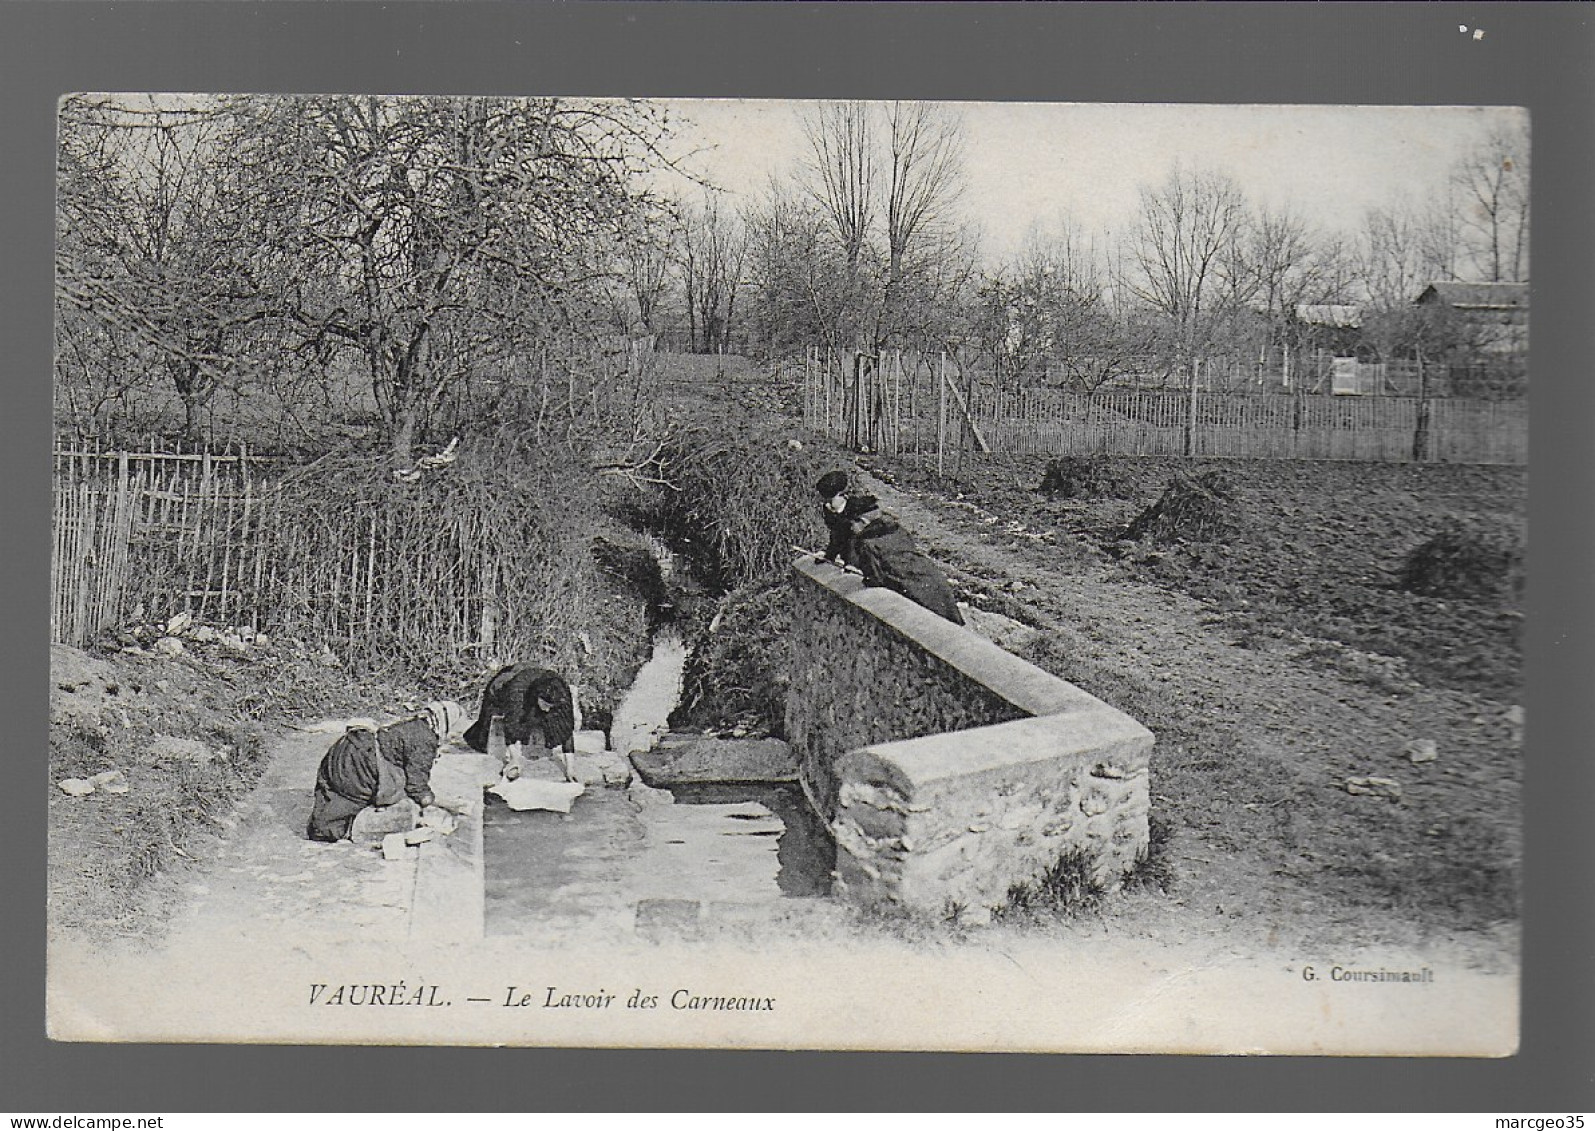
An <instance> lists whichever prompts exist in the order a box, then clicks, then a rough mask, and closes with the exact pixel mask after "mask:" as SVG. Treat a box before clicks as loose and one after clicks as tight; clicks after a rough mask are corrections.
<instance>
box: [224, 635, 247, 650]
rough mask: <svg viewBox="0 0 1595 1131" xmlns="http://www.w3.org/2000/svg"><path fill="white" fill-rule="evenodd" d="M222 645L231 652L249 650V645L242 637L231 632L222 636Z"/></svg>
mask: <svg viewBox="0 0 1595 1131" xmlns="http://www.w3.org/2000/svg"><path fill="white" fill-rule="evenodd" d="M222 647H223V648H226V649H227V650H228V651H229V652H239V653H243V652H247V651H249V645H248V644H245V643H244V642H243V640H242V639H241V638H240V637H237V636H234V635H232V634H231V633H229V634H227V635H226V636H223V637H222Z"/></svg>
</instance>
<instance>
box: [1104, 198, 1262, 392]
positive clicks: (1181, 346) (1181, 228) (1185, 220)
mask: <svg viewBox="0 0 1595 1131" xmlns="http://www.w3.org/2000/svg"><path fill="white" fill-rule="evenodd" d="M1246 219H1247V208H1246V200H1245V198H1244V196H1242V194H1241V190H1240V188H1239V187H1238V186H1237V185H1236V184H1235V182H1234V181H1232V180H1231V179H1230V178H1229V177H1227V176H1224V175H1223V174H1221V173H1217V172H1212V171H1190V170H1185V169H1181V168H1176V169H1174V170H1173V171H1172V172H1170V173H1169V175H1168V177H1167V178H1165V179H1164V181H1163V183H1162V184H1161V185H1159V186H1157V187H1155V188H1143V189H1142V190H1141V218H1140V224H1139V226H1138V227H1137V228H1136V230H1135V232H1134V234H1133V235H1132V237H1131V241H1130V254H1131V258H1132V260H1133V261H1134V263H1135V265H1136V267H1137V268H1138V272H1137V278H1136V279H1135V280H1134V282H1132V284H1131V286H1132V288H1133V290H1134V292H1135V293H1136V294H1137V295H1138V296H1139V297H1140V298H1141V299H1142V300H1143V301H1145V302H1147V303H1148V304H1150V305H1151V306H1152V307H1153V309H1155V310H1157V311H1159V312H1160V313H1162V314H1163V315H1164V316H1165V317H1166V318H1168V319H1169V320H1170V322H1171V323H1172V327H1171V328H1172V330H1173V332H1174V339H1175V341H1176V343H1177V347H1176V348H1177V349H1178V351H1179V356H1178V363H1179V364H1182V365H1185V366H1187V367H1188V368H1189V371H1190V374H1191V378H1190V379H1191V381H1192V382H1193V383H1194V382H1195V380H1196V373H1195V370H1196V367H1197V365H1198V363H1199V361H1200V360H1201V357H1202V354H1203V352H1204V350H1205V349H1206V348H1207V347H1208V345H1209V344H1210V342H1211V338H1212V336H1213V333H1214V330H1215V327H1216V325H1217V320H1216V315H1218V314H1219V313H1220V308H1221V306H1222V303H1221V301H1220V300H1221V297H1222V295H1223V293H1224V291H1225V288H1226V280H1225V274H1224V266H1225V256H1226V255H1228V254H1230V253H1231V252H1232V250H1233V249H1234V247H1235V246H1236V245H1237V244H1238V242H1239V241H1240V240H1241V238H1242V237H1243V235H1244V233H1245V228H1246ZM1229 291H1230V293H1231V295H1233V293H1234V288H1233V286H1232V285H1231V286H1229Z"/></svg>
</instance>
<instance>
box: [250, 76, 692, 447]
mask: <svg viewBox="0 0 1595 1131" xmlns="http://www.w3.org/2000/svg"><path fill="white" fill-rule="evenodd" d="M234 107H235V110H236V112H237V113H238V115H239V118H240V121H241V122H242V123H243V127H244V128H243V134H242V138H241V141H240V144H239V147H238V156H237V160H238V162H239V164H240V167H241V168H242V169H243V170H244V171H245V174H246V175H247V176H248V178H249V183H250V187H251V190H252V191H253V193H254V194H255V197H256V199H257V200H259V201H260V202H261V203H262V204H263V206H264V208H263V213H262V223H263V224H264V225H266V226H267V229H268V230H267V232H266V235H267V238H268V239H269V240H270V241H271V242H272V243H273V244H274V245H275V246H278V247H280V248H282V249H283V250H284V259H285V261H286V262H289V263H291V264H292V265H293V270H294V274H293V275H292V276H289V277H284V278H282V279H280V280H279V284H280V286H281V289H282V292H283V295H284V300H285V303H286V305H287V307H288V311H289V315H290V317H291V318H292V319H293V321H294V322H295V323H296V324H297V325H298V327H299V328H300V331H301V333H302V334H303V335H304V337H305V340H306V341H307V342H308V343H310V344H313V345H316V346H318V347H320V348H323V349H325V350H327V351H328V352H329V353H331V354H336V353H338V352H340V351H341V350H343V349H350V350H353V351H355V353H356V354H357V355H358V356H359V357H360V358H361V359H362V362H363V364H364V366H365V369H366V372H367V376H368V380H369V382H370V387H371V391H372V394H373V396H374V398H375V402H376V406H377V410H378V412H379V414H380V416H381V419H382V421H383V423H384V425H385V427H386V431H387V437H388V440H389V443H390V445H391V447H392V449H393V451H394V453H395V456H396V457H397V458H398V459H400V460H408V458H409V453H410V450H411V447H412V444H413V443H414V441H415V439H416V437H417V432H418V430H419V429H420V428H421V427H422V426H423V424H424V422H425V421H426V419H427V418H428V416H429V415H430V413H431V412H432V411H433V410H434V409H435V408H436V407H437V406H438V405H439V404H440V403H441V401H442V399H443V397H444V395H445V393H447V392H448V391H449V390H450V389H451V388H455V387H458V386H459V385H461V384H462V383H463V382H465V381H466V380H468V378H469V376H470V372H471V369H472V367H473V366H479V365H482V364H484V362H485V361H486V360H488V359H497V360H499V361H502V362H504V363H505V364H516V363H518V362H521V361H523V360H524V359H525V358H526V357H527V356H529V355H530V354H531V353H532V352H534V351H536V350H537V349H538V348H539V346H540V345H542V344H543V343H546V342H547V341H548V340H549V338H550V337H552V336H555V335H557V334H561V333H565V334H569V333H582V332H586V333H597V332H600V330H601V328H602V322H603V311H604V310H605V308H606V305H607V304H606V303H605V302H604V300H603V296H602V294H601V293H598V290H599V288H601V287H603V286H607V285H609V284H611V283H613V282H615V281H616V280H617V278H618V276H619V274H620V270H621V268H620V258H619V255H618V249H619V248H620V247H621V246H622V245H623V244H624V242H625V239H626V237H627V235H628V234H629V233H631V232H633V231H634V230H635V224H634V222H633V221H634V217H635V215H636V212H637V210H638V209H639V208H640V207H643V206H645V205H646V203H647V201H648V197H647V194H646V192H644V191H643V190H642V189H641V188H639V185H640V184H641V178H642V176H643V174H644V173H645V172H646V171H647V170H649V169H650V168H656V167H658V165H659V164H661V163H663V162H665V161H666V158H665V157H664V155H663V154H662V153H661V151H660V148H659V144H660V142H661V140H662V136H663V135H662V130H661V128H660V126H659V125H658V123H657V121H656V116H655V114H654V112H653V111H651V110H650V108H648V107H647V106H644V105H641V104H635V103H586V102H579V101H563V100H559V99H510V100H489V99H480V98H412V99H395V98H382V97H361V98H352V99H351V98H285V97H265V98H259V97H256V98H246V99H239V100H237V101H236V102H235V103H234ZM467 343H468V344H469V348H466V344H467Z"/></svg>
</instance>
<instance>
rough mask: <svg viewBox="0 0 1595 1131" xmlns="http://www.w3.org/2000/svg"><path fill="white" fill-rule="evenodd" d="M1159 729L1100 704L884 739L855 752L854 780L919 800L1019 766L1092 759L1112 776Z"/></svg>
mask: <svg viewBox="0 0 1595 1131" xmlns="http://www.w3.org/2000/svg"><path fill="white" fill-rule="evenodd" d="M1151 743H1152V732H1151V731H1149V730H1147V729H1146V728H1145V727H1144V726H1142V725H1141V724H1140V723H1138V722H1136V721H1135V720H1134V719H1132V718H1131V717H1130V716H1128V715H1126V714H1125V713H1124V712H1123V711H1120V710H1118V709H1117V708H1114V707H1110V706H1108V705H1107V704H1100V705H1099V706H1097V707H1092V708H1085V709H1075V710H1067V711H1060V712H1057V713H1055V714H1051V715H1041V716H1038V717H1034V718H1028V719H1014V720H1011V721H1009V722H1004V723H993V724H991V725H990V726H983V727H971V728H970V729H969V730H960V731H945V732H943V733H940V734H928V735H923V736H921V737H919V738H904V739H899V740H898V741H896V742H882V743H877V744H876V745H874V746H866V747H863V748H862V749H860V750H854V751H850V752H849V753H848V754H847V755H846V756H845V758H844V759H843V762H842V763H841V764H842V765H845V766H846V767H847V770H848V773H847V775H846V776H848V777H851V778H855V779H858V780H864V781H868V782H870V783H871V784H877V785H889V786H891V787H892V788H893V789H895V790H897V791H898V792H899V793H902V794H904V795H909V796H912V795H917V794H919V793H920V792H921V791H922V790H924V789H925V788H926V787H928V786H933V785H935V784H936V783H937V782H939V781H946V780H952V779H957V778H968V777H971V776H975V775H979V774H982V773H987V772H991V771H1001V770H1009V769H1013V768H1015V767H1017V766H1022V765H1025V764H1028V763H1032V762H1037V763H1039V762H1051V761H1055V760H1056V759H1058V758H1060V757H1069V756H1073V757H1088V758H1089V759H1090V760H1091V761H1092V762H1093V768H1098V769H1100V770H1101V771H1102V773H1103V775H1104V776H1112V777H1118V776H1121V775H1122V774H1123V772H1124V766H1125V763H1126V762H1129V761H1133V760H1134V759H1136V758H1139V757H1144V755H1145V751H1146V749H1147V748H1148V747H1150V745H1151Z"/></svg>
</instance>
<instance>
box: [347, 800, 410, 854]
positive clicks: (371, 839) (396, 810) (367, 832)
mask: <svg viewBox="0 0 1595 1131" xmlns="http://www.w3.org/2000/svg"><path fill="white" fill-rule="evenodd" d="M420 815H421V812H420V809H419V808H418V807H417V806H416V804H415V802H413V801H411V800H410V799H409V798H408V797H402V798H400V799H399V800H398V801H397V802H396V803H395V804H392V805H369V806H367V807H366V808H364V809H362V810H360V812H359V813H358V814H356V815H355V819H354V823H353V824H352V825H351V826H350V827H349V839H350V840H352V841H354V842H355V843H356V844H380V843H382V841H383V839H384V838H385V837H387V836H388V835H389V834H391V833H407V832H409V831H410V830H411V829H413V828H415V825H416V821H417V820H418V819H419V817H420Z"/></svg>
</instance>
